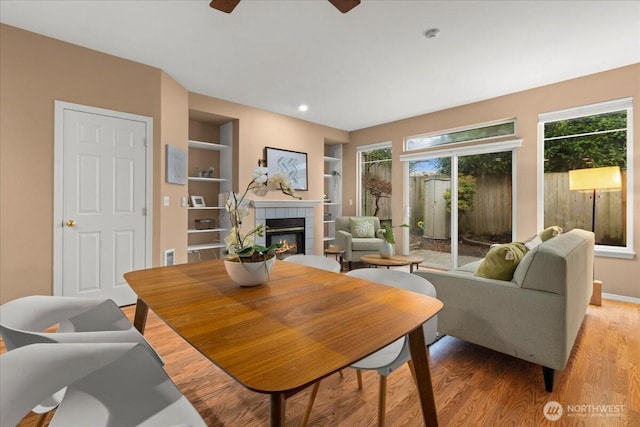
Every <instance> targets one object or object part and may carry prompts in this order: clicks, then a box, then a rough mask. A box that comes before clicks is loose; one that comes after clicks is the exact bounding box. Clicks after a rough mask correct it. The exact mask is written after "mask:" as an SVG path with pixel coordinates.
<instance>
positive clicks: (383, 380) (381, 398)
mask: <svg viewBox="0 0 640 427" xmlns="http://www.w3.org/2000/svg"><path fill="white" fill-rule="evenodd" d="M386 406H387V377H386V376H385V375H380V391H379V395H378V427H384V419H385V413H386V411H387V409H386Z"/></svg>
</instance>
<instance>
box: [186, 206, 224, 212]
mask: <svg viewBox="0 0 640 427" xmlns="http://www.w3.org/2000/svg"><path fill="white" fill-rule="evenodd" d="M216 209H217V210H220V209H225V207H224V206H204V207H194V206H189V210H196V211H197V210H200V211H206V210H216Z"/></svg>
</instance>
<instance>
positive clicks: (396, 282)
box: [302, 268, 438, 427]
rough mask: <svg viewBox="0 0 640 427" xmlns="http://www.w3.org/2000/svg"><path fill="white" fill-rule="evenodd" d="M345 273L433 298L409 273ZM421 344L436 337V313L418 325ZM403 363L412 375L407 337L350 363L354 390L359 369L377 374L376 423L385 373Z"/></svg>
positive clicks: (382, 402)
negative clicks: (353, 378) (421, 330)
mask: <svg viewBox="0 0 640 427" xmlns="http://www.w3.org/2000/svg"><path fill="white" fill-rule="evenodd" d="M346 274H347V275H348V276H353V277H358V278H360V279H365V280H369V281H371V282H377V283H382V284H384V285H388V286H393V287H396V288H401V289H406V290H408V291H412V292H416V293H419V294H423V295H427V296H430V297H434V298H435V297H436V290H435V288H434V287H433V285H432V284H431V283H429V281H428V280H426V279H424V278H422V277H420V276H417V275H415V274H411V273H408V272H405V271H399V270H384V269H377V268H362V269H358V270H351V271H349V272H348V273H346ZM422 329H423V333H424V338H425V343H426V344H427V345H428V344H431V343H433V342H434V341H435V340H436V337H437V330H438V325H437V316H434V317H432V318H431V319H429V320H428V321H427V322H425V323H424V324H423V325H422ZM405 363H407V364H408V365H409V369H410V370H411V374H412V376H413V378H414V380H415V379H416V377H415V371H414V369H413V363H412V361H411V351H410V349H409V339H408V337H407V336H404V337H402V338H400V339H398V340H396V341H394V342H392V343H391V344H389V345H388V346H386V347H384V348H382V349H380V350H378V351H376V352H375V353H373V354H370V355H369V356H367V357H365V358H364V359H361V360H359V361H357V362H356V363H354V364H353V365H351V367H352V368H355V369H356V373H357V377H358V389H362V377H361V373H360V371H362V370H375V371H378V375H379V376H380V387H379V388H380V390H379V395H378V426H381V427H382V426H384V424H385V413H386V391H387V376H389V375H390V374H391V373H392V372H393V371H395V370H396V369H397V368H399V367H400V366H402V365H404V364H405ZM319 387H320V381H318V382H316V383H315V384H314V385H313V389H312V390H311V395H310V397H309V403H308V405H307V409H306V411H305V414H304V417H303V421H302V426H306V425H307V422H308V421H309V417H310V415H311V409H312V408H313V402H314V401H315V397H316V395H317V393H318V388H319Z"/></svg>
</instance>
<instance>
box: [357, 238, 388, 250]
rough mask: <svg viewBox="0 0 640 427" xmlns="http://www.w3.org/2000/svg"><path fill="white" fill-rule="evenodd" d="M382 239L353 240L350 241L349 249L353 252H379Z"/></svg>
mask: <svg viewBox="0 0 640 427" xmlns="http://www.w3.org/2000/svg"><path fill="white" fill-rule="evenodd" d="M382 242H383V240H382V239H378V238H364V239H363V238H353V239H351V249H352V250H354V251H369V252H371V251H379V250H380V244H381V243H382Z"/></svg>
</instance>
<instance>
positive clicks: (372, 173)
mask: <svg viewBox="0 0 640 427" xmlns="http://www.w3.org/2000/svg"><path fill="white" fill-rule="evenodd" d="M358 177H359V180H360V182H359V183H358V187H357V188H358V189H359V195H358V201H359V205H358V211H357V212H358V215H363V216H377V217H378V218H380V219H381V220H390V219H391V143H390V142H384V143H381V144H374V145H367V146H363V147H359V148H358Z"/></svg>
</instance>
